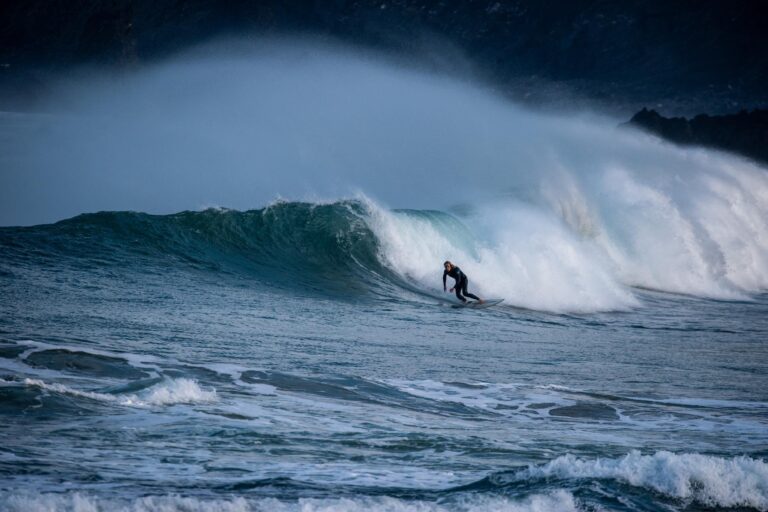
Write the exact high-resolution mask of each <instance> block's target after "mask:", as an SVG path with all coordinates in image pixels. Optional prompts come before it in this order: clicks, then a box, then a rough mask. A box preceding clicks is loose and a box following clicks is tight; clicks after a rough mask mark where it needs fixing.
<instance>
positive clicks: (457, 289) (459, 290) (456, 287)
mask: <svg viewBox="0 0 768 512" xmlns="http://www.w3.org/2000/svg"><path fill="white" fill-rule="evenodd" d="M453 289H454V290H455V291H456V298H457V299H459V300H460V301H461V302H467V299H465V298H464V297H462V296H461V284H457V285H456V286H455V287H454V288H453Z"/></svg>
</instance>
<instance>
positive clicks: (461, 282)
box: [443, 261, 484, 304]
mask: <svg viewBox="0 0 768 512" xmlns="http://www.w3.org/2000/svg"><path fill="white" fill-rule="evenodd" d="M443 266H444V267H445V271H444V272H443V291H445V278H446V277H448V276H451V277H452V278H454V279H455V280H456V283H455V284H454V285H453V288H451V291H454V290H455V291H456V297H457V298H458V299H459V300H460V301H461V302H464V303H466V302H467V299H466V298H465V297H464V296H465V295H466V296H467V297H469V298H470V299H475V300H476V301H477V302H478V303H479V304H482V303H483V302H484V301H483V299H481V298H480V297H478V296H477V295H472V294H471V293H469V292H468V291H467V286H468V285H469V279H468V278H467V274H465V273H464V272H462V271H461V269H460V268H459V267H457V266H456V265H454V264H453V263H451V262H450V261H446V262H445V263H443Z"/></svg>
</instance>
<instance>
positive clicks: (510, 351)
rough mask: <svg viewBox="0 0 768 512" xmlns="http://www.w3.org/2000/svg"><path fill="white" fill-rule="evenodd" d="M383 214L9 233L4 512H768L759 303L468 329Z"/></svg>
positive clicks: (432, 215) (125, 216) (2, 289)
mask: <svg viewBox="0 0 768 512" xmlns="http://www.w3.org/2000/svg"><path fill="white" fill-rule="evenodd" d="M391 214H392V215H398V216H400V217H401V219H402V218H405V219H416V220H419V219H421V220H420V221H424V222H427V223H429V224H430V225H432V226H434V227H435V229H436V230H438V231H440V230H442V231H443V232H448V233H451V234H452V236H454V237H455V238H461V237H463V236H464V233H463V232H462V228H461V224H460V222H459V221H457V220H456V219H455V218H454V217H452V216H448V215H446V214H440V213H439V212H399V213H397V212H395V213H391ZM371 215H372V213H371V211H370V210H369V207H367V206H366V205H365V204H363V203H359V202H343V203H333V204H325V205H309V204H303V203H280V204H277V205H274V206H272V207H270V208H267V209H264V210H254V211H250V212H234V211H214V210H209V211H205V212H196V213H181V214H177V215H172V216H162V217H160V216H149V215H144V214H138V213H99V214H91V215H83V216H79V217H76V218H74V219H70V220H67V221H63V222H60V223H57V224H53V225H45V226H37V227H30V228H2V229H0V255H1V257H0V341H1V342H2V343H0V378H1V379H2V380H0V415H1V418H2V421H0V432H1V434H0V435H1V436H2V437H0V439H2V442H1V443H0V475H1V476H0V489H1V490H0V492H1V493H2V494H1V496H0V498H1V499H0V509H1V510H14V511H16V510H19V511H22V510H23V511H26V510H41V511H42V510H78V511H80V510H87V511H91V510H185V511H187V510H192V511H198V510H201V511H202V510H221V511H242V510H305V511H313V510H345V511H352V510H387V511H401V510H402V511H405V510H415V511H432V510H478V511H480V510H481V511H490V510H514V511H521V510H525V511H528V510H536V511H543V510H557V511H560V510H566V511H567V510H632V511H646V510H721V509H722V510H725V509H728V510H732V509H745V510H768V463H766V459H767V458H768V377H767V376H766V375H767V372H768V345H767V344H766V335H767V334H768V296H766V295H764V294H762V295H761V294H757V295H753V296H751V297H747V298H745V300H730V301H726V300H713V299H707V298H700V297H696V296H687V295H679V294H669V293H661V292H655V291H648V290H640V289H632V290H630V291H629V292H628V293H631V294H632V296H633V297H634V299H635V300H636V303H637V305H635V306H632V307H628V308H627V307H622V308H617V309H618V310H617V311H602V312H601V311H593V312H583V313H579V314H568V313H553V312H547V311H536V310H532V309H523V308H520V307H515V301H514V300H513V299H514V298H513V297H512V298H510V297H506V298H507V299H508V300H506V302H505V303H504V304H502V305H500V306H498V307H494V308H489V309H486V310H480V311H477V310H470V309H461V310H456V309H453V308H450V307H447V306H448V305H449V304H450V300H449V297H450V296H445V295H439V294H438V293H435V291H434V289H435V288H438V287H439V279H440V273H441V269H440V264H441V263H442V259H439V258H438V259H436V260H435V262H434V263H431V262H428V264H430V265H433V266H434V267H435V271H434V284H433V286H432V288H429V286H427V285H425V284H423V283H421V282H420V281H418V280H417V281H414V280H412V279H409V276H408V275H407V274H404V273H403V272H399V271H398V270H399V269H398V268H397V267H396V266H395V265H393V264H392V259H391V258H390V259H388V254H385V253H386V252H387V251H391V250H392V247H394V245H392V244H391V243H390V244H389V245H387V243H385V242H387V241H386V240H384V238H383V235H382V231H377V230H376V229H374V228H372V227H371V226H372V221H371V218H372V217H371ZM388 236H394V235H392V233H389V235H388ZM390 241H391V240H390ZM389 256H391V254H389ZM436 258H437V256H436ZM476 284H477V286H478V287H479V288H476V289H479V290H481V291H482V289H483V285H484V283H483V282H477V283H476ZM486 287H490V284H486ZM438 291H439V288H438ZM523 303H524V301H523Z"/></svg>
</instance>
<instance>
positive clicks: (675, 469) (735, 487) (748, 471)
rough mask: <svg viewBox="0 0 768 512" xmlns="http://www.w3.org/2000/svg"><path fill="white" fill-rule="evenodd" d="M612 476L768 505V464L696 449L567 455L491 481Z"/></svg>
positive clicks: (713, 498) (708, 498)
mask: <svg viewBox="0 0 768 512" xmlns="http://www.w3.org/2000/svg"><path fill="white" fill-rule="evenodd" d="M539 479H546V480H561V481H562V480H591V479H608V480H615V481H620V482H624V483H627V484H629V485H631V486H634V487H643V488H647V489H651V490H653V491H656V492H658V493H661V494H663V495H666V496H669V497H672V498H679V499H691V500H694V501H696V502H698V503H700V504H703V505H706V506H720V507H752V508H756V509H758V510H768V464H766V463H765V462H764V461H762V460H759V459H753V458H750V457H746V456H740V457H732V458H723V457H715V456H710V455H702V454H697V453H687V454H685V453H684V454H674V453H670V452H666V451H659V452H656V453H654V454H653V455H642V454H641V453H640V452H638V451H633V452H631V453H629V454H627V455H626V456H624V457H621V458H618V459H608V458H596V459H581V458H578V457H574V456H572V455H563V456H561V457H558V458H556V459H554V460H552V461H550V462H548V463H546V464H543V465H539V466H529V467H528V468H527V469H524V470H522V471H517V472H513V473H499V474H496V475H494V476H492V477H491V478H490V479H489V480H490V482H491V483H492V484H493V485H498V486H505V485H510V484H513V483H516V482H530V481H531V480H539Z"/></svg>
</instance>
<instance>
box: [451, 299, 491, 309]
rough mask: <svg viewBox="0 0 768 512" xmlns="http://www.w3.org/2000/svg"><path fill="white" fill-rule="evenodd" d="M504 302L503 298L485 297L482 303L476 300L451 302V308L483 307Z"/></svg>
mask: <svg viewBox="0 0 768 512" xmlns="http://www.w3.org/2000/svg"><path fill="white" fill-rule="evenodd" d="M502 302H504V299H487V300H485V301H484V302H483V303H482V304H480V303H479V302H477V301H467V302H465V303H463V304H453V305H452V306H451V307H452V308H472V309H485V308H489V307H491V306H495V305H496V304H500V303H502Z"/></svg>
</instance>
